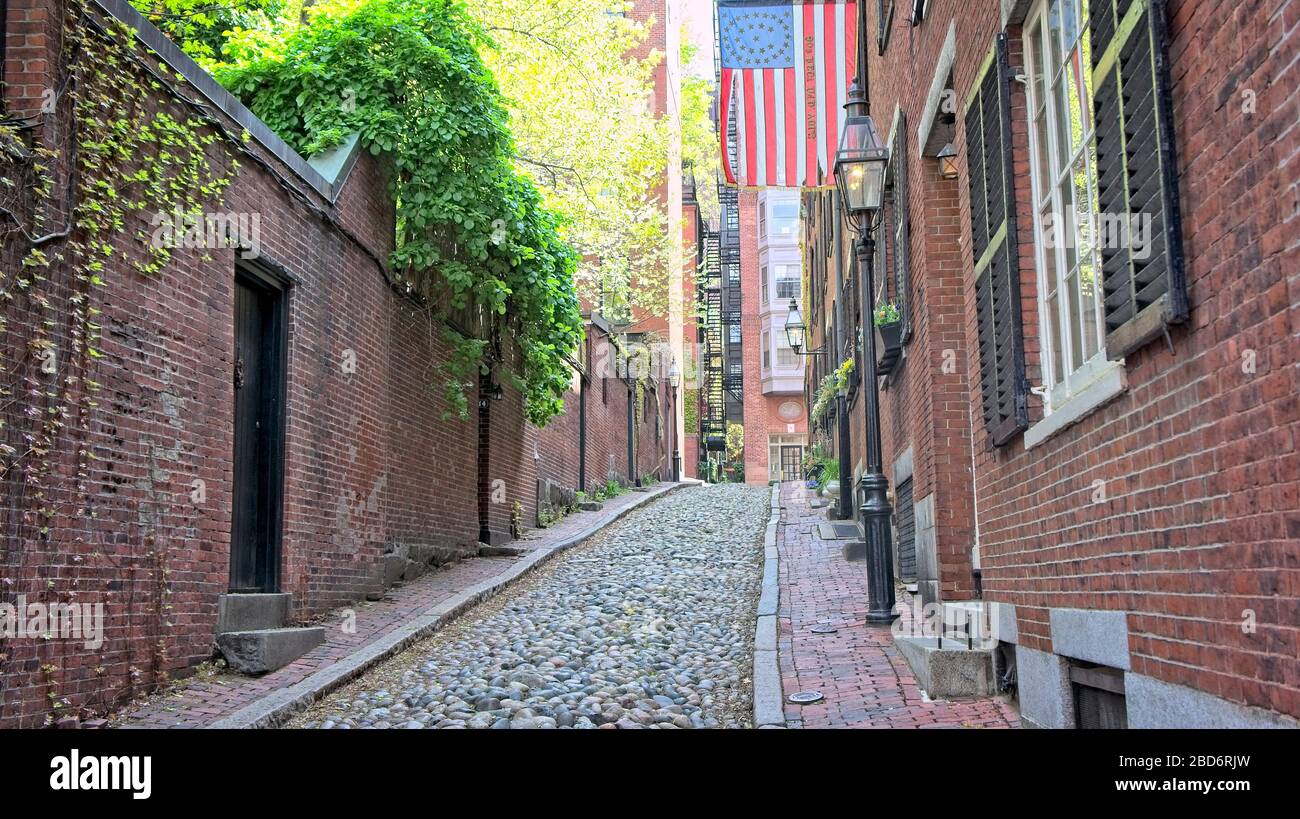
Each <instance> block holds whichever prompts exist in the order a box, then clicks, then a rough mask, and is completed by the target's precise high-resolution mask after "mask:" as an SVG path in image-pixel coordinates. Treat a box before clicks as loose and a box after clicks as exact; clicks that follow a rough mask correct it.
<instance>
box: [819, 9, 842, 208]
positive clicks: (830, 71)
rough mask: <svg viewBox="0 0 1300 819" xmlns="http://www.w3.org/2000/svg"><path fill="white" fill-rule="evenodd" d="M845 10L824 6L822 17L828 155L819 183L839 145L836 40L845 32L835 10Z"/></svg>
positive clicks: (824, 155) (828, 171) (824, 160)
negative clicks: (839, 26)
mask: <svg viewBox="0 0 1300 819" xmlns="http://www.w3.org/2000/svg"><path fill="white" fill-rule="evenodd" d="M843 8H844V7H843V6H841V5H839V4H838V3H837V4H835V5H830V4H827V5H825V6H822V17H823V18H825V22H824V23H823V25H824V26H825V29H824V30H825V33H824V34H823V39H824V41H825V48H826V57H825V62H826V70H825V74H826V85H825V87H824V88H823V89H822V100H823V101H824V102H823V104H822V106H821V109H822V118H823V119H824V120H825V121H826V126H825V127H826V153H825V154H823V160H822V178H821V180H818V181H819V182H820V181H823V180H825V178H826V177H827V176H828V175H829V173H830V167H831V166H830V163H831V161H832V160H833V158H834V156H835V146H836V145H838V144H839V139H838V132H837V131H836V125H837V124H838V123H837V121H836V117H835V100H836V98H837V92H836V88H837V87H838V86H839V78H838V76H837V74H838V73H839V72H838V71H836V70H835V67H836V66H837V65H839V63H838V62H836V60H835V53H836V49H837V47H836V44H835V39H836V35H837V34H838V35H839V36H843V31H842V30H841V29H837V28H836V14H835V10H836V9H841V10H842V9H843Z"/></svg>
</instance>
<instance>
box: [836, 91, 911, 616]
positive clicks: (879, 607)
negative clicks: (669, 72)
mask: <svg viewBox="0 0 1300 819" xmlns="http://www.w3.org/2000/svg"><path fill="white" fill-rule="evenodd" d="M844 107H845V108H846V109H847V110H848V112H849V116H848V117H847V118H846V119H845V121H844V136H843V138H842V139H841V140H840V147H839V150H838V151H837V152H836V154H835V182H836V185H837V187H839V190H840V196H841V197H843V200H844V209H845V211H846V212H847V213H848V214H849V222H850V224H851V225H853V229H854V231H855V232H856V233H857V234H858V241H857V246H856V256H857V262H858V280H859V281H860V282H861V284H862V286H861V288H860V289H861V291H862V320H863V322H864V324H865V323H866V322H870V321H872V317H873V316H874V315H875V314H876V305H875V292H876V286H875V282H874V281H872V269H873V268H874V267H875V265H873V264H872V261H873V259H874V257H875V254H876V240H875V238H874V237H873V236H872V231H873V230H875V221H876V213H877V211H879V210H880V207H881V205H882V203H883V202H884V195H885V166H886V165H887V164H888V163H889V149H888V148H887V147H885V145H884V144H883V143H882V142H881V141H880V133H879V132H878V131H876V125H875V123H874V122H872V120H871V116H870V115H869V114H867V112H866V99H865V98H864V96H863V93H862V89H861V88H860V87H859V86H858V83H857V82H854V84H853V88H852V89H851V90H850V91H849V101H848V104H847V105H845V106H844ZM862 343H863V352H862V359H863V369H864V370H865V372H864V373H863V379H862V386H863V388H864V390H865V392H866V399H867V400H866V401H865V402H864V403H865V404H866V408H867V418H866V421H867V425H866V433H867V436H866V437H867V469H866V472H864V473H863V475H862V479H861V480H860V482H859V483H858V487H859V488H860V489H861V490H862V498H863V500H862V508H861V514H862V528H863V533H864V535H865V539H866V547H867V603H868V610H867V616H866V620H867V622H868V623H872V624H878V625H883V624H889V623H892V622H893V621H894V619H895V618H896V617H897V616H898V615H896V614H895V613H894V563H893V561H894V558H893V546H892V544H891V540H892V533H891V531H890V521H889V519H890V516H891V515H892V514H893V511H894V510H893V507H892V506H891V505H890V503H889V481H888V480H887V479H886V478H885V474H884V467H883V465H882V453H881V443H880V393H879V384H878V379H877V377H876V334H875V333H874V332H872V328H871V327H870V326H869V325H868V326H864V327H863V328H862Z"/></svg>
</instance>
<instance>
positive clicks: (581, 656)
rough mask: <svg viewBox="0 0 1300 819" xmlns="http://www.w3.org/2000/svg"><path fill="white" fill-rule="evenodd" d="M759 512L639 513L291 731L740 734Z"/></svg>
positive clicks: (728, 502) (705, 508)
mask: <svg viewBox="0 0 1300 819" xmlns="http://www.w3.org/2000/svg"><path fill="white" fill-rule="evenodd" d="M769 497H770V494H769V492H768V490H767V489H766V488H755V487H746V486H738V485H719V486H702V487H698V488H693V489H686V490H683V491H681V492H677V493H675V494H673V495H669V496H666V497H664V498H662V499H660V500H658V501H655V502H654V503H652V504H650V505H648V506H646V507H645V508H643V509H638V510H637V511H635V512H633V513H631V514H630V515H628V516H627V517H626V518H625V519H624V520H622V521H620V522H619V523H617V524H614V525H613V526H611V527H609V529H607V530H605V531H604V532H602V533H601V534H600V535H598V536H597V537H595V538H593V539H592V540H591V541H589V542H588V543H587V544H585V545H583V546H581V547H578V548H576V549H575V550H573V551H572V552H570V553H566V554H565V555H562V556H560V557H558V558H556V560H555V561H554V562H553V563H551V564H549V565H548V566H546V567H545V568H543V569H541V570H540V571H538V573H537V574H536V575H534V576H533V577H531V578H529V579H528V580H526V581H524V582H523V583H521V584H520V585H519V586H518V587H517V588H516V589H515V590H513V591H511V592H508V593H506V594H505V595H503V596H501V597H499V598H496V599H494V600H491V601H488V602H487V603H485V604H483V605H481V606H479V607H477V608H475V609H474V610H473V611H471V612H467V613H466V614H465V615H464V616H463V617H462V618H461V619H460V620H458V621H456V622H455V623H454V624H452V625H451V626H450V627H449V628H447V629H446V630H444V631H442V632H439V633H438V634H435V635H433V636H432V637H430V638H429V639H427V640H425V641H423V642H421V643H418V644H416V645H414V646H412V647H411V648H409V649H407V650H406V651H405V652H403V653H402V654H401V655H398V656H397V657H395V658H393V659H392V660H390V661H388V662H387V663H385V664H382V665H380V666H379V667H377V668H375V669H373V670H372V671H370V672H368V673H366V674H364V675H363V676H362V677H360V678H359V679H358V680H356V681H354V682H353V683H351V684H349V685H348V686H346V687H344V688H343V689H341V690H340V691H338V692H336V693H335V694H333V695H332V696H330V697H327V698H326V699H325V700H323V701H322V702H320V703H317V704H316V705H315V706H313V707H312V708H311V709H309V710H308V711H307V712H305V713H304V714H302V715H300V716H299V717H298V718H297V719H296V720H294V721H293V722H292V723H290V724H291V725H292V726H293V727H313V728H478V729H483V728H490V729H523V728H540V729H551V728H561V729H567V728H572V729H584V728H624V729H633V728H668V729H689V728H712V727H728V728H730V727H748V726H749V725H750V723H751V715H750V712H751V696H752V694H751V680H750V676H751V668H750V663H751V653H752V650H753V634H754V622H755V614H754V612H755V603H756V600H757V595H758V590H759V584H760V579H761V572H762V558H763V547H762V533H763V527H764V526H765V524H766V522H767V512H768V506H769Z"/></svg>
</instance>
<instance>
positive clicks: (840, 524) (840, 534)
mask: <svg viewBox="0 0 1300 819" xmlns="http://www.w3.org/2000/svg"><path fill="white" fill-rule="evenodd" d="M817 534H818V535H819V536H821V539H822V540H857V539H858V538H860V537H862V534H861V533H860V532H859V531H858V525H857V524H856V523H854V522H853V521H851V520H837V521H834V522H831V523H819V524H817Z"/></svg>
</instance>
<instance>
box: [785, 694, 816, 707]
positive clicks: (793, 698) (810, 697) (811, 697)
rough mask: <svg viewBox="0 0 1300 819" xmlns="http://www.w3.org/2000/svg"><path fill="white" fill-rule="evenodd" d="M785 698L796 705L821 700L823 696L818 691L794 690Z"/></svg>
mask: <svg viewBox="0 0 1300 819" xmlns="http://www.w3.org/2000/svg"><path fill="white" fill-rule="evenodd" d="M786 699H788V700H790V702H793V703H795V704H796V705H808V704H809V703H814V702H821V701H822V700H823V699H825V697H823V696H822V692H820V691H796V692H795V693H793V694H791V695H790V696H789V697H787V698H786Z"/></svg>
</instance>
